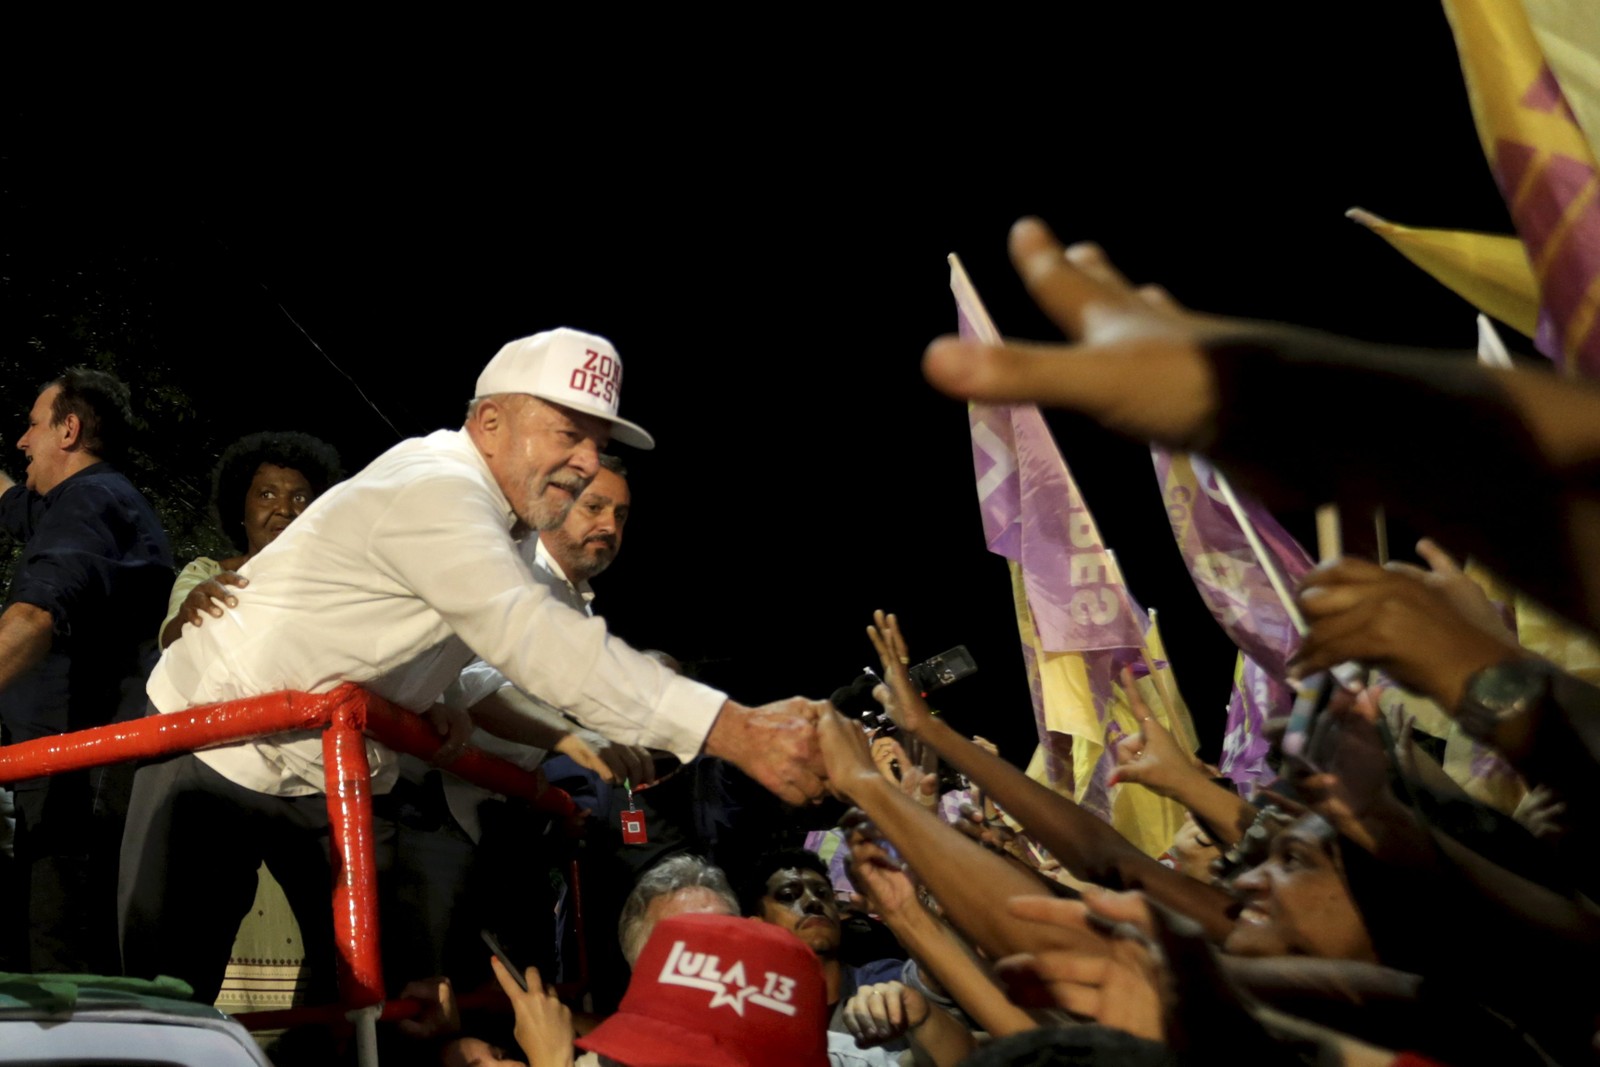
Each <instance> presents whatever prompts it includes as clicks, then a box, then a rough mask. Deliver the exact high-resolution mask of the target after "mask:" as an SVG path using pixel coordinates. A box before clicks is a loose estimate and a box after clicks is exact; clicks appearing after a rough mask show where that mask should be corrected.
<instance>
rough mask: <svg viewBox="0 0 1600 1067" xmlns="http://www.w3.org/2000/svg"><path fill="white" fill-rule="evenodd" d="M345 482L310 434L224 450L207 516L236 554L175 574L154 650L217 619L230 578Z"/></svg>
mask: <svg viewBox="0 0 1600 1067" xmlns="http://www.w3.org/2000/svg"><path fill="white" fill-rule="evenodd" d="M343 476H344V472H343V471H342V470H341V469H340V466H339V453H338V452H336V451H334V449H333V446H332V445H329V444H327V443H325V442H323V441H319V440H317V439H316V438H315V437H312V436H310V435H309V434H303V433H294V432H290V431H268V432H266V433H253V434H250V435H249V436H248V437H241V438H240V439H239V440H237V441H235V442H234V443H233V444H231V445H229V446H228V449H227V451H225V452H224V453H223V454H222V458H221V459H220V460H218V461H217V469H216V472H215V473H214V474H213V475H212V483H211V484H212V489H211V509H212V512H213V514H214V515H215V517H216V522H217V526H218V528H220V529H221V530H222V532H223V534H225V535H226V536H227V538H228V540H229V541H231V542H232V543H233V546H234V547H235V548H237V549H241V550H242V551H241V554H240V555H237V556H232V557H229V558H228V559H223V560H215V559H208V558H206V557H205V556H201V557H200V558H199V559H197V560H195V561H194V562H192V563H190V564H189V565H188V566H187V567H185V568H184V569H183V571H182V572H181V573H180V574H179V575H178V580H177V582H176V583H174V584H173V587H172V596H171V597H170V598H169V599H168V601H167V617H166V618H165V619H164V620H162V623H161V647H162V648H166V647H167V646H168V645H170V644H172V642H174V641H176V640H177V639H178V638H179V636H181V635H182V632H183V627H184V625H185V624H191V625H195V626H198V625H200V622H201V620H202V617H203V613H210V614H211V615H213V616H221V614H222V609H221V608H220V607H219V606H217V604H216V602H217V601H222V600H226V599H227V598H228V596H229V594H228V592H227V589H226V588H225V587H226V586H229V585H240V584H242V582H243V579H241V578H239V576H238V575H237V574H235V573H234V572H235V571H237V570H238V569H239V568H240V567H242V566H244V565H245V563H246V562H248V561H249V560H250V559H251V558H252V557H254V556H255V554H256V553H257V552H260V551H261V550H262V549H263V548H266V547H267V546H268V545H270V544H271V543H272V542H273V540H275V539H276V538H277V536H278V535H279V534H280V533H282V532H283V531H284V529H285V528H286V527H287V526H288V525H289V523H291V522H293V521H294V520H295V518H296V517H297V516H298V515H299V514H300V513H301V512H302V511H304V510H305V509H306V506H307V505H308V504H310V503H311V501H313V500H315V499H316V498H317V497H318V496H320V495H321V494H322V492H323V491H324V490H325V489H327V488H328V486H330V485H332V484H333V483H334V482H336V481H338V480H339V479H340V478H341V477H343Z"/></svg>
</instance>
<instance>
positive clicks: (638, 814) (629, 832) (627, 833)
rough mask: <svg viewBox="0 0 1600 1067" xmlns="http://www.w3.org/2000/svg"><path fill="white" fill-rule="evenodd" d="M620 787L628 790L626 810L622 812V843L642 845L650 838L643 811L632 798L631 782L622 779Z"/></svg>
mask: <svg viewBox="0 0 1600 1067" xmlns="http://www.w3.org/2000/svg"><path fill="white" fill-rule="evenodd" d="M622 788H624V789H626V790H627V791H628V810H627V811H625V812H623V813H622V843H623V844H625V845H643V844H647V843H648V842H649V840H650V835H649V833H647V832H646V830H645V826H644V812H642V811H640V810H639V808H638V805H637V804H636V803H635V802H634V799H633V783H632V782H631V781H629V780H628V779H626V778H625V779H623V781H622Z"/></svg>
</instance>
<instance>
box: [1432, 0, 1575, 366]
mask: <svg viewBox="0 0 1600 1067" xmlns="http://www.w3.org/2000/svg"><path fill="white" fill-rule="evenodd" d="M1535 6H1536V7H1538V6H1539V5H1535ZM1545 6H1546V7H1548V6H1549V5H1545ZM1444 7H1445V13H1446V14H1447V15H1448V16H1449V19H1450V28H1451V30H1452V31H1453V32H1454V34H1455V38H1456V51H1457V52H1458V53H1459V55H1460V57H1461V72H1462V74H1463V75H1464V76H1465V78H1466V83H1467V96H1468V99H1469V100H1470V101H1471V104H1472V116H1473V120H1474V122H1475V123H1476V124H1477V128H1478V139H1479V141H1480V142H1481V144H1482V146H1483V154H1484V157H1485V158H1486V159H1487V160H1488V161H1489V168H1490V170H1491V171H1492V172H1493V174H1494V178H1495V182H1496V184H1497V185H1499V187H1500V195H1501V196H1502V197H1504V198H1505V202H1506V206H1507V207H1509V208H1510V209H1511V219H1512V221H1513V222H1514V223H1515V224H1516V227H1517V235H1518V236H1519V237H1520V238H1521V239H1522V244H1523V247H1524V248H1525V249H1526V250H1527V256H1528V262H1529V264H1530V265H1531V266H1532V268H1533V273H1534V277H1535V278H1537V279H1538V285H1539V302H1540V306H1541V309H1542V312H1543V315H1542V317H1541V321H1540V323H1539V327H1540V328H1539V329H1538V330H1536V331H1535V333H1536V339H1538V340H1540V341H1542V342H1544V344H1543V346H1542V347H1544V349H1545V352H1546V354H1547V355H1549V356H1550V357H1551V358H1552V359H1554V360H1555V361H1556V362H1557V364H1559V365H1561V366H1562V367H1563V369H1565V370H1567V371H1568V372H1569V373H1582V374H1585V375H1587V376H1590V377H1600V168H1597V167H1596V164H1595V156H1594V153H1593V151H1592V150H1591V149H1590V146H1589V140H1588V139H1587V138H1586V137H1585V136H1584V131H1583V129H1582V127H1580V126H1579V124H1578V122H1577V119H1576V118H1575V117H1574V114H1573V110H1572V107H1571V105H1570V104H1569V103H1568V101H1567V98H1566V96H1565V95H1564V94H1563V92H1562V87H1561V84H1560V83H1559V82H1558V81H1557V77H1556V74H1555V72H1554V70H1552V68H1551V65H1550V64H1549V63H1548V62H1547V61H1546V59H1545V55H1544V52H1543V50H1542V49H1541V47H1540V38H1539V37H1538V36H1537V35H1536V34H1535V32H1534V29H1533V27H1532V25H1531V24H1530V22H1529V19H1528V14H1527V12H1526V11H1525V10H1524V8H1523V6H1522V4H1521V3H1518V2H1517V0H1445V2H1444ZM1589 18H1590V20H1591V22H1592V21H1593V19H1594V15H1593V7H1592V5H1590V16H1589ZM1546 31H1547V32H1546V34H1545V36H1546V39H1547V40H1552V39H1556V38H1555V37H1553V36H1552V35H1551V34H1550V33H1549V32H1548V26H1547V27H1546ZM1591 132H1593V131H1591ZM1485 310H1487V309H1485ZM1508 321H1509V320H1508ZM1541 335H1542V336H1541Z"/></svg>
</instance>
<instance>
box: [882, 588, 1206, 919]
mask: <svg viewBox="0 0 1600 1067" xmlns="http://www.w3.org/2000/svg"><path fill="white" fill-rule="evenodd" d="M873 619H874V625H872V626H870V627H868V629H867V636H868V637H869V638H870V639H871V640H872V644H873V647H874V648H876V649H877V650H878V656H879V658H880V659H881V660H882V663H883V672H884V679H885V681H887V682H888V683H889V687H890V690H891V691H892V693H893V696H894V703H893V709H892V712H891V714H893V715H894V716H895V719H896V721H897V722H898V723H899V725H900V728H901V729H902V730H905V731H907V732H908V733H911V734H914V735H915V736H916V737H917V738H918V739H919V740H921V741H922V742H923V743H924V744H926V745H928V746H929V747H930V748H932V749H933V750H934V751H935V752H937V753H938V754H939V758H940V759H942V760H944V761H945V762H946V763H948V764H950V765H951V766H952V767H954V768H955V769H956V770H958V771H960V772H961V773H962V774H965V775H966V776H967V777H968V778H970V779H972V781H973V782H974V783H975V784H977V785H978V787H979V788H981V789H982V790H983V791H984V792H985V793H986V794H988V795H989V796H992V797H993V798H994V799H995V800H996V801H997V802H998V803H999V804H1000V805H1001V807H1003V808H1005V810H1006V811H1007V812H1008V813H1010V815H1011V816H1012V817H1013V818H1015V819H1016V820H1017V821H1018V822H1020V823H1022V825H1023V826H1024V827H1025V828H1026V829H1027V832H1028V833H1029V834H1030V835H1031V836H1032V837H1033V838H1034V839H1035V840H1036V841H1038V842H1039V843H1040V844H1041V845H1043V846H1044V847H1045V848H1047V849H1049V850H1050V853H1051V855H1053V856H1055V857H1056V859H1058V860H1059V861H1060V862H1061V865H1062V866H1063V867H1065V868H1066V869H1067V870H1068V871H1070V872H1071V873H1072V874H1073V875H1075V876H1076V877H1078V878H1082V879H1084V880H1085V881H1090V882H1096V883H1099V884H1102V885H1107V884H1109V885H1113V886H1117V887H1121V888H1135V887H1137V888H1142V889H1144V890H1145V892H1147V893H1149V894H1150V896H1151V897H1153V898H1154V899H1156V900H1158V901H1161V902H1162V903H1165V904H1167V905H1168V906H1169V907H1171V908H1173V909H1175V910H1177V911H1179V912H1180V913H1182V914H1184V915H1187V916H1189V917H1190V918H1192V919H1193V920H1194V921H1195V922H1198V923H1199V924H1200V925H1201V927H1202V928H1204V930H1205V931H1206V933H1207V935H1209V936H1211V937H1213V938H1216V939H1218V940H1220V939H1222V938H1224V937H1226V936H1227V935H1228V931H1230V930H1231V929H1233V920H1232V918H1230V917H1229V913H1230V911H1231V909H1232V907H1233V903H1234V902H1233V898H1232V897H1231V896H1229V895H1228V894H1227V893H1225V892H1223V891H1222V890H1220V889H1214V888H1212V887H1211V886H1209V885H1205V884H1203V883H1201V882H1197V881H1195V880H1194V879H1192V878H1189V877H1186V876H1185V875H1183V874H1181V873H1179V872H1178V871H1174V870H1172V869H1171V868H1169V867H1164V866H1162V865H1161V864H1160V863H1157V862H1156V861H1155V860H1153V859H1151V858H1150V857H1149V856H1146V855H1145V854H1144V853H1143V852H1141V851H1140V850H1139V849H1138V848H1136V847H1135V846H1134V845H1133V844H1132V843H1131V842H1129V841H1128V840H1127V838H1125V837H1123V836H1122V835H1121V834H1119V833H1117V832H1116V830H1114V829H1112V828H1111V827H1110V826H1108V825H1107V824H1106V823H1104V822H1102V821H1100V820H1099V819H1098V818H1096V817H1095V816H1093V815H1091V814H1090V813H1089V812H1087V811H1084V810H1083V809H1082V808H1080V807H1079V806H1078V805H1076V804H1074V803H1072V802H1071V801H1070V800H1067V799H1065V798H1063V797H1061V796H1058V795H1057V794H1056V793H1053V792H1051V791H1050V790H1049V789H1047V788H1045V787H1044V786H1042V785H1040V784H1039V783H1038V782H1035V781H1033V780H1032V779H1030V778H1029V777H1028V776H1027V775H1025V774H1023V773H1022V772H1021V771H1019V770H1017V769H1016V768H1015V767H1013V766H1011V764H1009V763H1007V762H1006V761H1005V760H1003V759H1001V758H1000V757H999V756H997V755H994V754H993V753H990V752H988V751H986V750H985V749H983V748H982V747H981V746H979V745H975V744H973V743H972V742H971V741H969V740H967V739H966V738H965V737H962V736H961V735H960V734H959V733H957V732H956V731H955V730H952V729H951V728H950V727H949V726H948V725H946V724H945V723H943V722H941V721H940V720H939V718H938V717H937V716H935V715H933V714H932V713H931V711H930V710H929V709H928V705H927V703H926V702H925V701H924V700H923V699H922V695H921V693H919V692H918V691H917V687H916V686H915V685H914V684H913V683H912V681H911V676H910V674H909V673H908V672H907V664H909V663H910V661H911V657H910V655H909V653H908V650H907V647H906V642H905V638H904V636H903V635H902V634H901V632H900V624H899V620H898V619H896V618H895V616H893V615H886V614H884V613H883V612H881V611H880V612H877V613H875V614H874V616H873Z"/></svg>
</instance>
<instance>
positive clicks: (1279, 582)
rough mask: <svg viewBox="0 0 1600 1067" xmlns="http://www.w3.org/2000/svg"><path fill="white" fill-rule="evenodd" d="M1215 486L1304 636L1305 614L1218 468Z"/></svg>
mask: <svg viewBox="0 0 1600 1067" xmlns="http://www.w3.org/2000/svg"><path fill="white" fill-rule="evenodd" d="M1217 488H1218V489H1220V490H1221V491H1222V499H1223V500H1225V501H1227V503H1228V510H1229V511H1231V512H1233V520H1234V521H1235V522H1237V523H1238V524H1239V530H1240V532H1242V533H1243V534H1244V539H1245V541H1247V542H1248V543H1249V545H1250V551H1251V552H1253V553H1255V557H1256V562H1257V563H1259V564H1261V569H1262V570H1263V571H1265V572H1266V575H1267V581H1268V582H1270V583H1271V585H1272V591H1273V592H1274V593H1276V594H1278V602H1279V603H1280V604H1282V605H1283V610H1284V613H1285V614H1286V615H1288V616H1289V622H1290V624H1291V625H1293V626H1294V630H1295V633H1297V634H1299V635H1300V636H1301V637H1304V636H1305V635H1306V620H1305V616H1304V615H1301V614H1300V606H1299V605H1298V604H1296V603H1295V602H1294V597H1292V596H1290V595H1289V587H1288V585H1287V584H1285V582H1284V580H1283V575H1282V574H1280V573H1279V572H1278V564H1277V561H1276V560H1274V559H1273V558H1272V556H1271V555H1270V554H1268V552H1267V550H1266V548H1265V547H1264V546H1263V545H1262V544H1261V535H1260V534H1258V533H1256V527H1255V523H1253V522H1251V521H1250V516H1249V515H1247V514H1245V510H1244V508H1243V507H1242V506H1241V505H1240V504H1239V498H1238V497H1237V496H1235V495H1234V493H1233V486H1232V485H1230V484H1228V477H1227V475H1225V474H1223V473H1222V471H1220V470H1218V471H1217Z"/></svg>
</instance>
